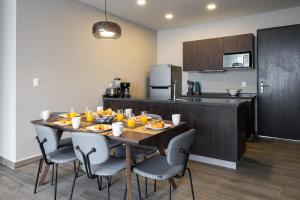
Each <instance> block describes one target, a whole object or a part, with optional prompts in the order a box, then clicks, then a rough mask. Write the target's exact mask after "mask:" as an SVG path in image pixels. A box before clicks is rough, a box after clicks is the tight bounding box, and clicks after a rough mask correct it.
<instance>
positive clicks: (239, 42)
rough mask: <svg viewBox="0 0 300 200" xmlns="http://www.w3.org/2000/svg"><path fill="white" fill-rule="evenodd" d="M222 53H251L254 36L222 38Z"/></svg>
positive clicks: (244, 35)
mask: <svg viewBox="0 0 300 200" xmlns="http://www.w3.org/2000/svg"><path fill="white" fill-rule="evenodd" d="M223 41H224V53H241V52H253V49H254V35H253V34H243V35H234V36H229V37H224V38H223Z"/></svg>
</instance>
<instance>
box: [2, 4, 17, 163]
mask: <svg viewBox="0 0 300 200" xmlns="http://www.w3.org/2000/svg"><path fill="white" fill-rule="evenodd" d="M15 149H16V0H0V157H2V158H5V159H7V160H10V161H12V162H14V161H15V160H16V150H15Z"/></svg>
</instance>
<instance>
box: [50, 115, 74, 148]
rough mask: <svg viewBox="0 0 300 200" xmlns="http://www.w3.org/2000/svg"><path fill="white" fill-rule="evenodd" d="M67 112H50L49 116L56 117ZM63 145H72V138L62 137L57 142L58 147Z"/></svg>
mask: <svg viewBox="0 0 300 200" xmlns="http://www.w3.org/2000/svg"><path fill="white" fill-rule="evenodd" d="M65 113H67V112H51V114H50V117H58V116H59V115H62V114H65ZM65 146H73V145H72V138H71V137H67V138H62V139H61V140H60V141H59V143H58V148H61V147H65Z"/></svg>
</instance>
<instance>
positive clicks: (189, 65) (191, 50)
mask: <svg viewBox="0 0 300 200" xmlns="http://www.w3.org/2000/svg"><path fill="white" fill-rule="evenodd" d="M183 55H185V56H183V68H184V70H185V71H198V42H197V41H190V42H184V43H183Z"/></svg>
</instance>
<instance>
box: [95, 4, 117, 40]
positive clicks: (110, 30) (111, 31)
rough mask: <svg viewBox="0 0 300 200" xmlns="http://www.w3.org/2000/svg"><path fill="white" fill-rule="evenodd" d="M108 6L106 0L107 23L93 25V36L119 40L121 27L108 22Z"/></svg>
mask: <svg viewBox="0 0 300 200" xmlns="http://www.w3.org/2000/svg"><path fill="white" fill-rule="evenodd" d="M106 10H107V4H106V0H105V19H106V20H105V21H101V22H96V23H95V24H94V25H93V35H94V36H95V37H96V38H99V39H118V38H119V37H121V32H122V29H121V26H120V25H119V24H117V23H115V22H109V21H107V11H106Z"/></svg>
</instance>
